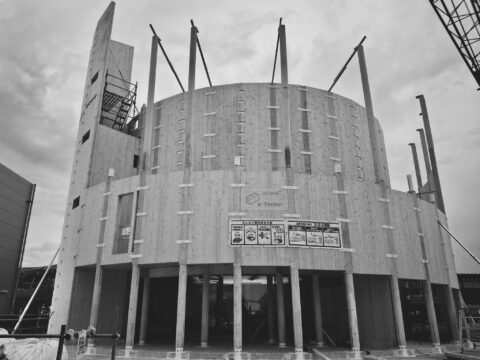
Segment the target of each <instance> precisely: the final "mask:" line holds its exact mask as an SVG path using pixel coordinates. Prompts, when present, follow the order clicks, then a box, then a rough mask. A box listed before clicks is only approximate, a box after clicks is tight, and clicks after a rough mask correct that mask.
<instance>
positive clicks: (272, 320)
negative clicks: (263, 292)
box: [267, 275, 275, 344]
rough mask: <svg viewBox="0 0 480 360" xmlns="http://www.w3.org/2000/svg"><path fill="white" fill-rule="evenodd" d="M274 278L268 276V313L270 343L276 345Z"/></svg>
mask: <svg viewBox="0 0 480 360" xmlns="http://www.w3.org/2000/svg"><path fill="white" fill-rule="evenodd" d="M273 291H274V290H273V277H272V276H271V275H267V301H268V305H267V311H268V343H269V344H274V343H275V313H274V310H273V307H274V300H273Z"/></svg>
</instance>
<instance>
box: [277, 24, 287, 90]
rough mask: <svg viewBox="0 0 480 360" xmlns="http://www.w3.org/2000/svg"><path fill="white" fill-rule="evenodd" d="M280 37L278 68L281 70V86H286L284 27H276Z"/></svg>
mask: <svg viewBox="0 0 480 360" xmlns="http://www.w3.org/2000/svg"><path fill="white" fill-rule="evenodd" d="M278 33H279V35H280V67H281V70H282V85H288V64H287V37H286V35H285V25H280V26H279V27H278Z"/></svg>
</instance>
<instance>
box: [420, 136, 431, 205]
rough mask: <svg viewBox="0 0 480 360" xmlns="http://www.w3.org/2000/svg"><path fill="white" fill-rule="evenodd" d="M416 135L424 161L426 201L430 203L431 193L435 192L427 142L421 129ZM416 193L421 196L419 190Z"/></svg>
mask: <svg viewBox="0 0 480 360" xmlns="http://www.w3.org/2000/svg"><path fill="white" fill-rule="evenodd" d="M417 131H418V134H419V136H420V142H421V143H422V152H423V159H424V161H425V171H426V173H427V185H428V186H427V191H428V194H427V199H429V200H430V201H433V200H434V199H432V198H433V192H434V191H435V181H434V180H433V173H432V167H431V165H430V157H429V156H428V149H427V141H426V140H425V133H424V131H423V129H417ZM418 193H419V194H420V195H422V192H421V191H420V189H419V190H418Z"/></svg>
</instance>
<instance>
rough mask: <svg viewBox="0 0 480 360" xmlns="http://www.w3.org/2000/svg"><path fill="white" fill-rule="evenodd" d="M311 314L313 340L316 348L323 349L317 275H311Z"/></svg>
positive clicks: (320, 304)
mask: <svg viewBox="0 0 480 360" xmlns="http://www.w3.org/2000/svg"><path fill="white" fill-rule="evenodd" d="M312 292H313V313H314V316H315V339H316V343H317V346H318V347H323V324H322V303H321V299H320V285H319V283H318V275H316V274H314V275H312Z"/></svg>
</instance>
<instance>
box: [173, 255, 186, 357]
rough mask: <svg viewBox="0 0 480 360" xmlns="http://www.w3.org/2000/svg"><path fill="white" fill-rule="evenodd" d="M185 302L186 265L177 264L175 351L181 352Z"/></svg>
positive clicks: (183, 337)
mask: <svg viewBox="0 0 480 360" xmlns="http://www.w3.org/2000/svg"><path fill="white" fill-rule="evenodd" d="M186 300H187V264H185V263H184V262H182V263H180V264H179V269H178V297H177V329H176V335H175V351H176V352H183V346H184V342H185V310H186Z"/></svg>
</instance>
